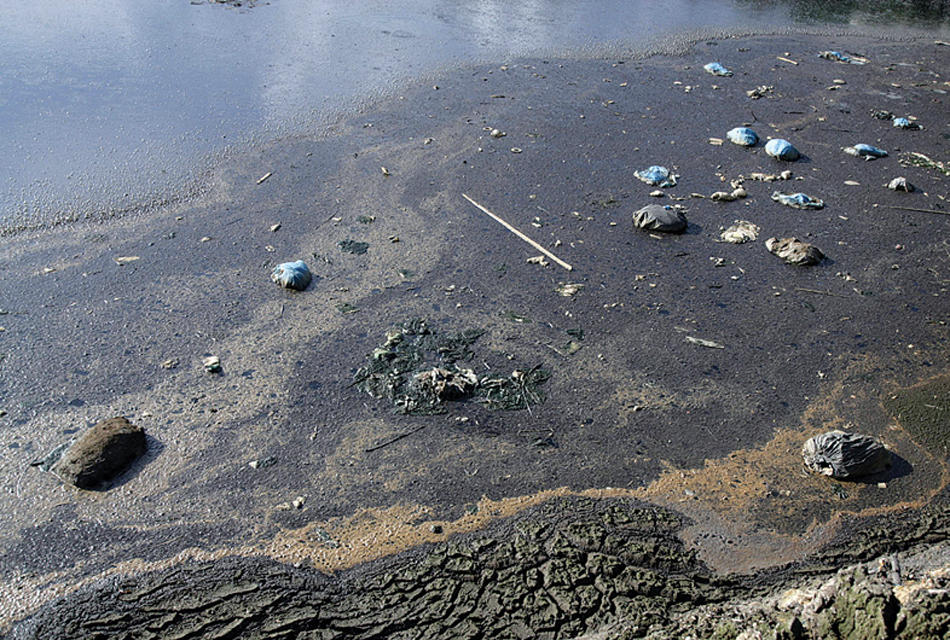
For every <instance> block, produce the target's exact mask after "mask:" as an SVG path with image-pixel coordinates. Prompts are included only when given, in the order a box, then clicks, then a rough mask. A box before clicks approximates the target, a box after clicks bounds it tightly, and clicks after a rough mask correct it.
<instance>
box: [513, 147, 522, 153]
mask: <svg viewBox="0 0 950 640" xmlns="http://www.w3.org/2000/svg"><path fill="white" fill-rule="evenodd" d="M521 151H522V149H521V147H512V148H511V152H512V153H521Z"/></svg>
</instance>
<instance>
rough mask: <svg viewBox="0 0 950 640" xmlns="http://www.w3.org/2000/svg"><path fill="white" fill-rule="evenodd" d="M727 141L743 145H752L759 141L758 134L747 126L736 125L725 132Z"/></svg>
mask: <svg viewBox="0 0 950 640" xmlns="http://www.w3.org/2000/svg"><path fill="white" fill-rule="evenodd" d="M726 137H727V138H729V142H731V143H733V144H738V145H740V146H743V147H753V146H755V145H756V144H758V142H759V136H757V135H756V133H755V131H753V130H752V129H750V128H749V127H736V128H734V129H730V130H729V131H728V132H727V133H726Z"/></svg>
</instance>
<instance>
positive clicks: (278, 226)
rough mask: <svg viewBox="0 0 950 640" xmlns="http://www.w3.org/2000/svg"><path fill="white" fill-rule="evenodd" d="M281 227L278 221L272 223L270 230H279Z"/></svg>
mask: <svg viewBox="0 0 950 640" xmlns="http://www.w3.org/2000/svg"><path fill="white" fill-rule="evenodd" d="M279 229H280V223H279V222H278V223H277V224H272V225H271V227H270V230H271V231H272V232H273V231H277V230H279Z"/></svg>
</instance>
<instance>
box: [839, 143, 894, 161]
mask: <svg viewBox="0 0 950 640" xmlns="http://www.w3.org/2000/svg"><path fill="white" fill-rule="evenodd" d="M844 152H845V153H847V154H848V155H852V156H856V157H858V158H865V159H866V160H874V159H875V158H884V157H886V156H887V151H885V150H884V149H878V148H877V147H872V146H871V145H869V144H863V143H861V144H856V145H854V146H853V147H845V148H844Z"/></svg>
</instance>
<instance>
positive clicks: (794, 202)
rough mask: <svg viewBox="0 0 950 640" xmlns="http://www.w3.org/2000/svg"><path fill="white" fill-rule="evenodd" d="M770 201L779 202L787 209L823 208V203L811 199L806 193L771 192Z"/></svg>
mask: <svg viewBox="0 0 950 640" xmlns="http://www.w3.org/2000/svg"><path fill="white" fill-rule="evenodd" d="M772 200H775V201H776V202H780V203H781V204H784V205H785V206H787V207H795V208H796V209H821V208H823V207H824V206H825V203H824V201H822V200H819V199H818V198H812V197H811V196H810V195H808V194H806V193H782V192H780V191H773V192H772Z"/></svg>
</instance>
